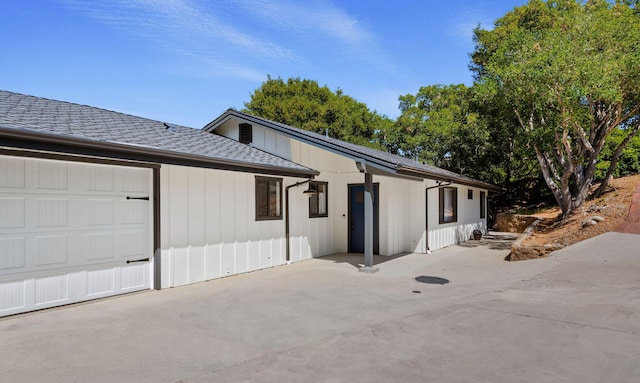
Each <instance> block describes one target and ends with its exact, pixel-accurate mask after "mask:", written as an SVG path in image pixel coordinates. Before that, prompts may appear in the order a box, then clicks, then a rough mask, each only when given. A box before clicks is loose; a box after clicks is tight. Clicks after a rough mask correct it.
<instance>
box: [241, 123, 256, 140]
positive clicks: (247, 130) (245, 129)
mask: <svg viewBox="0 0 640 383" xmlns="http://www.w3.org/2000/svg"><path fill="white" fill-rule="evenodd" d="M239 126H240V138H239V139H238V141H240V143H241V144H250V143H251V142H252V141H253V131H252V129H251V124H240V125H239Z"/></svg>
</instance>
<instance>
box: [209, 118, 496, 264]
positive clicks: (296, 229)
mask: <svg viewBox="0 0 640 383" xmlns="http://www.w3.org/2000/svg"><path fill="white" fill-rule="evenodd" d="M238 123H239V120H237V119H230V120H229V121H227V122H225V123H224V124H222V125H221V126H220V127H218V128H217V129H216V133H217V134H221V135H223V136H226V137H229V138H232V139H236V140H237V139H238ZM252 145H253V147H255V148H257V149H261V150H264V151H267V152H269V153H272V154H276V155H279V156H281V157H284V158H286V159H288V160H291V161H293V162H296V163H299V164H301V165H304V166H307V167H309V168H312V169H315V170H318V171H319V172H320V176H318V177H316V180H318V181H326V182H328V184H329V216H328V217H327V218H313V219H309V218H305V217H308V207H307V204H308V201H307V200H306V198H303V199H302V200H299V194H300V191H298V190H297V189H292V190H291V198H292V206H291V209H292V212H294V211H296V212H300V213H297V214H292V216H291V227H292V232H291V235H292V238H295V240H296V241H298V242H297V243H296V244H295V245H293V244H292V249H291V250H292V259H294V257H295V259H304V258H306V257H318V256H323V255H328V254H333V253H342V252H347V250H348V235H349V233H348V230H349V228H348V222H347V220H348V215H349V211H348V208H349V206H348V197H349V196H348V185H349V184H363V183H364V174H362V173H360V172H359V171H358V169H357V168H356V165H355V161H354V159H355V158H356V157H355V156H354V157H353V158H349V157H347V156H343V155H338V154H336V153H333V152H331V151H328V150H325V149H320V148H317V147H315V146H313V145H310V144H307V143H304V142H301V141H298V140H296V139H292V138H289V137H287V136H285V135H283V134H280V133H278V132H275V131H272V130H270V129H266V128H264V127H262V126H259V125H256V124H254V125H253V142H252ZM373 182H374V183H378V184H379V203H380V206H379V214H380V215H379V250H380V254H381V255H393V254H398V253H403V252H418V253H425V252H427V251H428V250H436V249H440V248H443V247H447V246H450V245H454V244H457V243H460V242H463V241H466V240H468V239H469V238H470V237H471V233H472V232H473V230H474V229H480V230H482V231H483V232H486V228H487V220H486V218H480V191H481V189H478V188H470V187H467V186H463V185H457V184H453V185H451V186H452V187H457V188H458V221H457V222H454V223H448V224H440V223H439V213H438V209H439V203H438V189H437V188H433V189H429V190H428V194H429V198H428V204H429V206H428V209H427V206H426V205H425V203H426V202H425V190H427V188H430V187H434V186H436V182H435V181H434V180H411V179H407V178H400V177H392V176H381V175H374V176H373ZM468 189H472V190H473V196H474V198H473V199H472V200H468V199H467V190H468ZM426 210H428V212H429V217H428V227H429V232H428V233H427V231H426V223H427V218H426V216H425V212H426ZM427 236H428V241H427ZM305 241H306V242H305ZM427 242H428V244H427ZM427 247H429V248H428V249H427ZM307 252H308V253H307Z"/></svg>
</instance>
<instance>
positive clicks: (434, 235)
mask: <svg viewBox="0 0 640 383" xmlns="http://www.w3.org/2000/svg"><path fill="white" fill-rule="evenodd" d="M449 187H456V188H458V221H457V222H453V223H446V224H440V223H439V210H438V209H439V199H438V198H439V196H438V189H437V188H435V189H431V190H429V250H437V249H440V248H443V247H446V246H451V245H454V244H456V243H460V242H464V241H467V240H469V239H470V238H471V235H472V232H473V230H475V229H479V230H481V231H482V232H483V233H485V232H486V230H487V220H486V218H480V191H481V189H477V188H471V187H467V186H463V185H458V184H452V185H449ZM469 189H471V190H472V191H473V199H468V198H467V190H469Z"/></svg>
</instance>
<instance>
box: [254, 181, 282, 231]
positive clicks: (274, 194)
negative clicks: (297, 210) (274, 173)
mask: <svg viewBox="0 0 640 383" xmlns="http://www.w3.org/2000/svg"><path fill="white" fill-rule="evenodd" d="M273 219H282V178H270V177H256V221H263V220H273Z"/></svg>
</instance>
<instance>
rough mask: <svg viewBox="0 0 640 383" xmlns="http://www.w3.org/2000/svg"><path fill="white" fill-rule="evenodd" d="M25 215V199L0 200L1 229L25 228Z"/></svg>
mask: <svg viewBox="0 0 640 383" xmlns="http://www.w3.org/2000/svg"><path fill="white" fill-rule="evenodd" d="M25 214H26V212H25V199H24V198H20V197H5V198H0V229H18V228H24V224H25Z"/></svg>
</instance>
